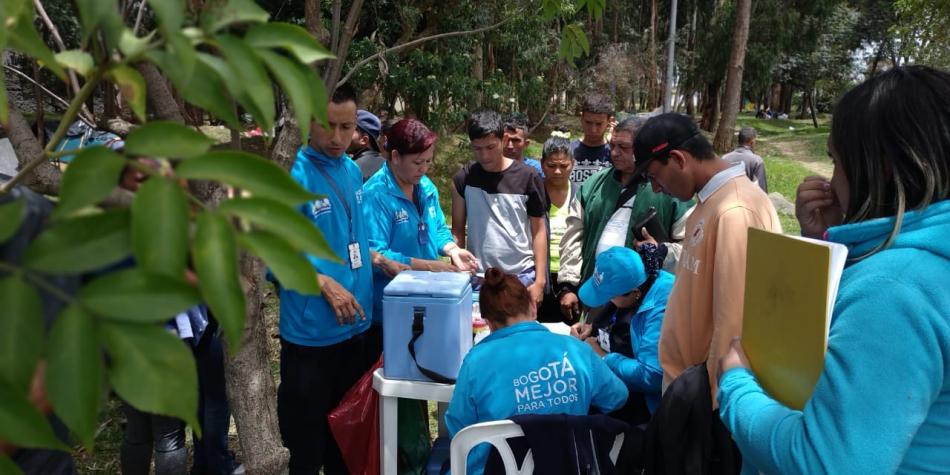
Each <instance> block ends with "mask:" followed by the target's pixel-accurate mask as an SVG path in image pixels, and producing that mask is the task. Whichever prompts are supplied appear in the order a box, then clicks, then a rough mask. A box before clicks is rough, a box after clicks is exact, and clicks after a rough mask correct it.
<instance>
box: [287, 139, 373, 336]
mask: <svg viewBox="0 0 950 475" xmlns="http://www.w3.org/2000/svg"><path fill="white" fill-rule="evenodd" d="M317 167H320V168H321V169H322V170H323V171H324V172H326V174H327V175H328V176H329V177H330V179H331V180H333V182H334V184H335V185H336V187H337V188H338V189H339V190H340V193H342V194H343V195H344V196H342V197H341V196H338V195H337V193H336V192H335V191H334V189H333V187H331V186H330V185H328V184H327V181H326V179H324V177H323V175H322V174H321V173H320V171H318V169H317ZM290 176H291V177H293V179H294V180H296V181H297V182H298V183H300V184H301V185H303V187H304V188H306V189H307V190H309V191H312V192H314V193H318V194H321V195H323V196H325V198H321V199H318V200H316V201H313V202H310V203H305V204H303V205H301V206H300V212H301V213H303V214H304V216H306V217H307V218H309V219H310V220H311V221H313V224H314V226H316V227H317V228H318V229H320V232H321V233H323V236H324V237H325V238H326V240H327V243H329V245H330V248H331V249H332V250H333V252H334V253H335V254H336V255H337V256H339V257H340V262H339V263H337V262H331V261H329V260H326V259H319V258H316V257H314V256H311V255H308V256H307V258H308V259H309V260H310V263H311V264H312V265H313V267H314V269H316V271H317V272H318V273H320V274H325V275H327V276H329V277H331V278H333V279H334V280H336V281H337V282H338V283H339V284H340V285H341V286H342V287H343V288H345V289H346V290H348V291H349V292H350V293H352V294H353V296H354V297H356V300H357V301H358V302H359V304H360V306H362V307H363V311H364V312H365V313H366V320H360V319H359V318H357V320H356V322H355V323H354V324H351V325H340V324H339V323H337V321H336V315H335V314H334V312H333V309H332V308H330V306H329V305H328V304H327V302H326V300H324V299H323V297H322V296H316V295H301V294H299V293H297V292H294V291H293V290H287V289H284V288H281V290H280V335H281V337H283V338H284V339H286V340H287V341H289V342H291V343H296V344H298V345H303V346H329V345H332V344H335V343H339V342H341V341H344V340H346V339H348V338H350V337H352V336H353V335H356V334H359V333H362V332H364V331H366V329H367V328H369V324H370V320H371V319H372V313H373V268H372V260H371V258H370V253H369V242H368V241H367V233H366V224H365V220H364V218H363V198H362V193H363V192H362V189H361V188H362V186H363V177H362V175H361V174H360V168H359V167H358V166H357V165H356V164H355V163H353V161H352V160H350V158H349V157H347V156H346V155H343V156H341V157H340V158H330V157H327V156H326V155H323V154H322V153H320V152H317V151H316V150H314V149H313V148H312V147H310V146H309V145H305V146H303V147H301V149H300V150H299V151H298V152H297V159H296V161H295V162H294V165H293V168H291V170H290ZM341 199H345V200H346V201H347V203H348V204H349V207H350V210H351V213H352V227H353V228H352V232H353V239H355V241H356V242H357V243H359V246H360V256H361V258H362V260H363V265H362V267H360V268H359V269H351V268H350V262H349V252H348V249H347V246H348V245H349V244H350V242H351V238H350V218H349V217H347V212H346V207H345V206H343V202H342V201H341Z"/></svg>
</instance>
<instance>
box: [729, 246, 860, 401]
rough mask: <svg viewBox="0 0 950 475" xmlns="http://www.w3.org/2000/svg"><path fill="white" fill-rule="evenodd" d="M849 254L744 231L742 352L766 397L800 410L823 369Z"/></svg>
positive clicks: (839, 249) (841, 249) (832, 248)
mask: <svg viewBox="0 0 950 475" xmlns="http://www.w3.org/2000/svg"><path fill="white" fill-rule="evenodd" d="M847 256H848V248H847V247H845V246H843V245H841V244H837V243H830V242H826V241H818V240H814V239H808V238H803V237H797V236H786V235H782V234H775V233H770V232H768V231H763V230H760V229H755V228H749V242H748V249H747V260H746V275H745V303H744V311H743V313H744V317H743V320H742V348H743V349H744V350H745V352H746V355H747V356H748V357H749V363H750V364H751V366H752V371H753V372H754V373H755V376H756V378H757V379H758V380H759V382H760V383H761V384H762V387H763V388H764V389H765V390H766V392H768V393H769V395H770V396H772V397H773V398H775V399H776V400H778V401H779V402H781V403H782V404H785V405H786V406H788V407H790V408H793V409H799V410H801V409H803V408H804V407H805V403H806V402H807V401H808V399H809V398H810V397H811V393H812V392H813V391H814V390H815V385H816V384H817V383H818V378H819V376H821V372H822V370H823V369H824V362H825V350H827V348H828V330H829V328H830V325H831V312H832V308H833V307H834V301H835V296H836V295H837V293H838V281H839V280H840V279H841V272H842V271H843V269H844V264H845V260H846V259H847Z"/></svg>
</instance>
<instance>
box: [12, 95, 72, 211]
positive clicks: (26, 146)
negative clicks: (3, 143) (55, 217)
mask: <svg viewBox="0 0 950 475" xmlns="http://www.w3.org/2000/svg"><path fill="white" fill-rule="evenodd" d="M5 129H6V132H7V138H9V139H10V143H11V144H12V145H13V151H14V152H15V153H16V156H17V161H18V162H19V165H18V166H17V169H20V168H22V167H23V166H24V165H26V164H27V163H29V162H31V161H33V160H34V159H36V158H38V157H41V156H43V147H41V146H40V143H39V141H37V140H36V136H35V135H33V128H32V127H31V126H30V123H29V122H27V121H26V119H25V118H24V117H23V114H21V113H20V111H19V110H18V109H16V108H15V107H13V104H10V121H9V122H8V123H7V125H6V126H5ZM62 181H63V172H61V171H60V170H59V168H56V167H55V166H53V164H52V163H51V162H49V161H46V162H45V163H42V164H40V166H38V167H36V168H34V169H33V172H32V173H30V175H29V176H27V177H26V180H24V181H22V182H21V183H23V184H24V185H26V186H28V187H30V188H31V189H33V190H34V191H37V192H39V193H43V194H45V195H54V196H56V195H59V186H60V184H61V183H62Z"/></svg>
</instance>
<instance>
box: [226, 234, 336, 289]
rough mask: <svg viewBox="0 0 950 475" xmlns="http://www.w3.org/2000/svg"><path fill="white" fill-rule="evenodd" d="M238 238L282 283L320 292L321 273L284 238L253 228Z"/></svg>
mask: <svg viewBox="0 0 950 475" xmlns="http://www.w3.org/2000/svg"><path fill="white" fill-rule="evenodd" d="M238 240H239V241H240V243H241V246H243V247H244V248H245V249H247V250H248V251H250V252H252V253H254V254H256V255H257V256H260V258H261V259H264V262H266V263H267V266H268V267H270V269H271V271H272V272H273V273H274V275H275V276H276V277H277V280H278V281H280V284H281V285H282V286H284V287H286V288H288V289H290V290H294V291H297V292H300V293H301V294H306V295H318V294H319V293H320V285H319V284H318V283H317V273H316V271H315V270H314V268H313V266H312V265H311V264H310V261H308V260H307V258H306V256H304V255H303V254H302V253H300V252H298V251H296V250H295V249H294V248H293V247H292V246H291V245H290V244H288V243H287V241H286V240H284V239H283V238H281V237H279V236H277V235H276V234H271V233H268V232H264V231H250V232H248V233H242V234H239V235H238Z"/></svg>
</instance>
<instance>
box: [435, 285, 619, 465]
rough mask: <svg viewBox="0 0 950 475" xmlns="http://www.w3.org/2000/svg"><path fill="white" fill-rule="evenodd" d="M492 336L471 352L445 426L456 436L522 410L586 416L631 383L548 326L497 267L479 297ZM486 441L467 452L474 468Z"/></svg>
mask: <svg viewBox="0 0 950 475" xmlns="http://www.w3.org/2000/svg"><path fill="white" fill-rule="evenodd" d="M479 303H480V306H481V312H482V318H484V319H485V320H487V321H488V326H489V327H490V328H491V331H492V333H491V335H489V336H488V337H486V338H485V339H484V340H482V341H481V342H480V343H478V344H477V345H475V347H474V348H472V350H471V351H470V352H469V353H468V355H467V356H466V357H465V360H464V361H463V362H462V368H461V369H460V370H459V375H458V380H457V382H456V384H455V393H454V394H453V395H452V402H450V403H449V407H448V410H447V411H446V413H445V426H446V428H447V429H448V431H449V435H451V436H453V437H454V436H455V434H456V433H458V431H460V430H462V429H463V428H464V427H466V426H470V425H472V424H475V423H478V422H485V421H495V420H502V419H507V418H509V417H511V416H513V415H520V414H569V415H586V414H588V413H589V411H590V408H591V407H593V408H596V409H597V410H599V411H601V412H612V411H614V410H617V409H618V408H620V407H622V406H623V404H624V402H625V401H626V400H627V388H626V387H625V386H624V384H623V382H621V381H620V380H619V379H618V378H617V377H616V376H615V375H614V374H613V373H612V372H611V371H610V368H608V367H607V365H606V364H604V362H603V360H601V358H600V357H599V356H597V355H596V354H595V353H594V352H593V350H591V349H590V347H589V346H588V345H587V344H585V343H584V342H582V341H579V340H577V339H576V338H572V337H569V336H566V335H557V334H554V333H551V332H550V331H548V329H547V328H545V327H544V326H543V325H541V324H540V323H538V322H537V321H536V317H537V310H536V306H535V304H534V303H533V302H532V301H531V298H530V297H529V295H528V290H527V289H526V288H525V286H524V285H523V284H522V283H521V282H520V281H519V280H518V278H517V277H515V276H513V275H510V274H505V273H503V272H502V271H501V270H499V269H497V268H494V267H492V268H489V269H488V272H486V273H485V280H484V282H483V283H482V290H481V294H480V298H479ZM488 449H489V448H488V446H487V445H484V444H483V445H480V446H478V447H475V449H473V450H472V452H471V453H470V454H469V458H468V470H469V473H474V474H480V473H482V469H483V467H484V465H485V461H486V460H487V456H488Z"/></svg>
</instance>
